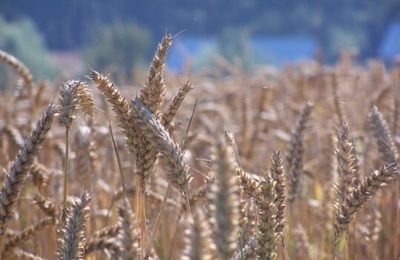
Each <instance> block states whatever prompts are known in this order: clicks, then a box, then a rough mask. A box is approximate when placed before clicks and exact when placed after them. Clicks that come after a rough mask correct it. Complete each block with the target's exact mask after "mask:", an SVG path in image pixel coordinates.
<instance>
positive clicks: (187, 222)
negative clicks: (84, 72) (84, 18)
mask: <svg viewBox="0 0 400 260" xmlns="http://www.w3.org/2000/svg"><path fill="white" fill-rule="evenodd" d="M172 41H173V37H172V36H170V35H165V36H164V37H163V39H162V41H161V42H160V44H159V45H158V48H157V50H156V53H155V55H154V58H153V60H152V62H151V65H150V69H149V71H148V72H147V73H141V72H140V71H139V72H137V73H136V74H135V77H134V78H135V80H137V81H142V82H143V81H144V82H145V83H144V84H143V86H142V87H141V88H136V87H120V88H118V87H116V86H115V85H114V84H113V83H112V81H111V79H110V78H109V77H108V76H106V75H104V74H101V73H99V72H97V71H94V70H92V71H91V72H90V75H89V76H88V79H87V80H86V81H87V82H90V83H86V82H85V81H79V80H70V81H64V82H60V83H57V82H53V83H47V82H35V81H34V80H33V79H34V78H33V76H32V74H31V72H30V70H29V69H28V68H27V67H26V66H25V65H24V64H23V63H22V62H21V61H19V60H18V59H16V58H15V57H14V56H12V55H11V54H9V53H6V52H3V51H0V61H1V62H3V63H5V64H7V65H8V66H9V67H10V68H11V69H10V72H11V70H15V71H16V72H17V73H14V74H15V75H16V76H18V77H19V78H20V79H19V81H17V86H16V87H11V86H10V85H9V84H8V85H7V86H5V88H4V90H3V91H2V93H1V95H0V136H1V139H0V169H1V170H2V174H1V190H0V251H1V259H55V258H57V259H285V260H288V259H397V258H398V257H399V255H400V237H399V235H400V227H399V225H398V224H400V223H399V222H400V211H399V202H400V188H399V183H398V181H397V177H398V175H399V167H398V165H397V161H398V160H399V158H398V153H397V148H396V147H397V146H398V144H399V138H398V137H397V133H398V127H397V125H398V118H399V114H400V112H399V109H400V103H399V100H400V99H399V98H400V70H399V69H396V68H395V69H393V70H392V71H390V72H387V71H386V70H385V68H384V66H383V65H382V64H381V63H380V62H379V61H371V62H370V63H369V64H368V66H366V67H361V66H357V65H354V64H353V62H352V60H351V58H350V57H349V56H345V55H344V56H343V57H342V59H341V60H340V61H339V62H338V63H337V64H336V65H334V66H323V65H322V64H319V63H317V62H311V61H310V62H305V63H303V64H298V65H293V66H287V67H285V68H282V69H279V70H276V69H273V68H258V69H254V71H252V72H251V73H249V72H245V71H242V70H241V68H240V66H238V65H235V64H230V63H228V62H227V61H226V60H224V59H222V58H218V59H216V65H217V68H218V69H213V70H210V71H204V72H203V73H195V74H193V75H192V76H191V77H192V80H193V82H196V88H193V87H192V83H191V82H189V81H187V78H188V76H187V74H188V72H189V71H190V67H188V68H186V69H185V72H184V73H183V74H182V75H175V74H166V73H165V71H164V70H165V63H166V57H167V51H168V49H169V47H170V45H171V44H172ZM167 82H168V87H167ZM53 85H54V86H53ZM132 85H135V86H137V84H136V83H135V82H133V83H132ZM57 86H60V87H57ZM174 86H181V87H180V88H179V89H177V88H175V87H174ZM96 88H97V90H96ZM167 90H168V91H167ZM125 92H126V94H125ZM136 92H137V93H138V94H137V95H136V94H134V93H136ZM173 92H176V94H175V95H172V93H173ZM123 93H124V94H123ZM165 100H169V101H168V102H165ZM164 103H166V104H164ZM111 109H112V111H110V110H111ZM43 110H44V111H43ZM40 113H42V114H41V116H40V118H39V116H38V115H40ZM385 118H386V119H385ZM35 121H37V122H36V123H35ZM53 121H56V122H54V123H53ZM350 126H351V130H350ZM280 151H281V152H280ZM388 184H394V185H391V186H387V187H385V188H384V190H382V191H379V190H381V188H382V187H384V186H386V185H388Z"/></svg>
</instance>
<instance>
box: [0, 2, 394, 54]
mask: <svg viewBox="0 0 400 260" xmlns="http://www.w3.org/2000/svg"><path fill="white" fill-rule="evenodd" d="M0 16H3V17H5V18H6V19H11V20H13V19H17V18H18V17H25V16H29V17H31V18H32V19H33V20H34V22H35V23H36V25H37V26H38V28H39V29H40V31H41V32H43V33H44V35H45V38H46V39H47V43H48V46H49V47H50V48H53V49H67V48H77V47H80V46H82V45H83V44H85V43H88V42H90V41H91V39H93V38H96V37H97V36H98V37H103V36H102V35H101V34H102V33H101V28H102V27H104V25H105V24H112V23H114V22H115V21H118V22H127V21H129V22H134V23H137V24H140V25H141V26H144V28H147V29H148V30H149V31H150V32H151V33H152V34H153V35H156V36H157V37H154V38H155V39H158V38H159V37H158V36H160V35H162V34H163V33H164V32H165V30H166V29H167V30H168V31H169V32H173V33H174V32H179V31H182V30H185V29H187V30H188V31H189V33H190V34H198V35H218V34H221V33H222V31H223V30H224V28H227V27H230V28H239V29H244V30H246V31H250V32H251V34H252V35H263V34H268V35H313V36H315V37H316V39H317V41H318V43H319V45H320V46H321V48H322V49H323V50H324V52H325V54H326V56H327V58H328V59H331V58H333V57H334V56H335V55H337V53H338V51H339V50H340V49H343V48H348V47H358V49H359V50H360V55H361V56H362V57H373V56H375V55H376V53H377V50H378V47H379V46H380V44H381V40H382V38H383V34H384V33H385V29H386V28H387V26H388V24H390V23H391V22H393V21H396V20H399V19H400V0H380V1H376V0H335V1H332V0H304V1H298V0H280V1H276V0H218V1H216V0H202V1H196V0H174V1H169V0H152V1H129V0H114V1H105V0H85V1H82V0H58V1H52V0H38V1H28V0H13V1H0Z"/></svg>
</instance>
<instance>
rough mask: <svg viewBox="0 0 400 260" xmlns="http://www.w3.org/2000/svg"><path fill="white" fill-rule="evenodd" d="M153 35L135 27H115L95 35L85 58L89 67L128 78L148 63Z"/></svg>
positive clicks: (119, 25)
mask: <svg viewBox="0 0 400 260" xmlns="http://www.w3.org/2000/svg"><path fill="white" fill-rule="evenodd" d="M151 47H152V46H150V34H149V32H148V31H147V30H146V29H143V28H141V27H140V26H138V25H137V24H134V23H121V22H119V23H115V24H113V25H111V26H108V27H104V28H102V29H101V31H100V32H98V33H97V34H93V35H92V39H91V41H90V43H89V44H88V45H87V46H86V47H84V50H83V54H84V57H85V59H86V60H87V62H88V63H89V64H90V66H93V67H94V68H95V69H98V70H107V69H108V70H110V69H111V70H112V69H113V68H116V70H115V71H113V73H117V74H118V73H123V75H121V74H120V75H118V76H124V77H127V76H129V75H130V73H131V72H132V69H133V67H134V66H135V65H136V64H139V63H142V62H143V61H144V60H145V57H146V56H147V54H148V52H149V50H150V48H151ZM121 69H122V71H121Z"/></svg>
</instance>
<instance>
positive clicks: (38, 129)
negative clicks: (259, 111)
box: [0, 105, 56, 237]
mask: <svg viewBox="0 0 400 260" xmlns="http://www.w3.org/2000/svg"><path fill="white" fill-rule="evenodd" d="M55 112H56V109H55V107H54V106H53V105H50V106H49V107H48V108H47V109H46V111H45V112H44V114H43V115H42V118H41V119H40V120H39V122H38V123H37V124H36V126H35V128H33V130H32V131H31V133H30V135H29V136H28V138H27V139H26V140H25V144H24V146H23V147H22V148H21V149H20V151H19V153H18V155H17V158H16V159H15V161H14V163H13V164H12V166H11V168H10V170H9V171H8V175H7V176H6V179H5V181H4V183H3V185H2V187H1V191H0V237H1V236H2V235H4V233H5V231H6V228H7V223H8V221H9V220H10V219H11V218H12V215H13V209H14V205H15V203H16V201H17V200H18V196H19V194H20V192H21V189H22V185H23V184H24V180H25V178H26V175H27V173H28V171H29V168H30V167H31V165H32V162H33V160H34V158H35V156H36V155H37V154H38V152H39V149H40V146H41V144H42V143H43V142H44V140H45V138H46V135H47V133H48V132H49V130H50V128H51V124H52V122H53V117H54V113H55Z"/></svg>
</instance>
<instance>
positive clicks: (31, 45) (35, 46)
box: [0, 17, 57, 87]
mask: <svg viewBox="0 0 400 260" xmlns="http://www.w3.org/2000/svg"><path fill="white" fill-rule="evenodd" d="M0 49H2V50H4V51H6V52H8V53H10V54H12V55H14V56H15V57H17V58H18V59H20V60H21V61H22V62H23V63H24V64H25V65H26V66H27V67H28V68H29V69H30V70H31V71H32V73H33V76H34V78H35V79H44V78H53V77H55V76H56V75H57V70H56V69H55V68H54V67H53V66H52V64H51V60H50V56H49V53H48V51H47V49H46V47H45V44H44V41H43V38H42V36H41V34H40V33H39V32H38V30H37V29H36V27H35V26H34V24H33V23H32V21H31V20H29V19H28V18H23V19H21V20H18V21H15V22H6V21H4V20H3V19H2V18H1V17H0ZM7 70H8V68H7V66H6V65H4V64H1V65H0V84H1V85H0V87H1V86H4V83H5V82H6V81H7V80H8V79H9V77H10V73H7Z"/></svg>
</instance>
